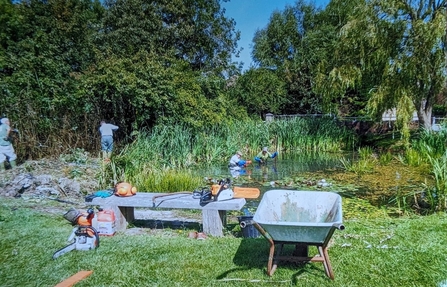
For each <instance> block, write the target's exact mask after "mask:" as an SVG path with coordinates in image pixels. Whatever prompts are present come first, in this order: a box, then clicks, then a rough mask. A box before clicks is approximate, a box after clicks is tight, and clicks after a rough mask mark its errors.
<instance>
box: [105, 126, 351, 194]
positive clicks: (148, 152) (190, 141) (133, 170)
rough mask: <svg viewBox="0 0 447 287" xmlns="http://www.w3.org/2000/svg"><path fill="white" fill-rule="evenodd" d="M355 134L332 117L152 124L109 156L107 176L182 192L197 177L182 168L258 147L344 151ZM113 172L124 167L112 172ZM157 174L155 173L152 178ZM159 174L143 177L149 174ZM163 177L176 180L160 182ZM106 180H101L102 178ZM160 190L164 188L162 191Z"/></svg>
mask: <svg viewBox="0 0 447 287" xmlns="http://www.w3.org/2000/svg"><path fill="white" fill-rule="evenodd" d="M353 143H355V135H354V134H353V133H352V132H350V131H349V130H347V129H346V128H344V127H342V126H339V125H338V124H337V122H336V121H334V120H333V119H332V118H313V119H309V118H296V119H293V120H287V121H273V122H261V121H254V120H249V121H238V122H232V123H231V124H227V125H222V126H214V127H211V128H207V129H202V130H197V129H192V128H188V127H186V126H182V125H176V126H157V127H155V128H153V129H152V130H151V131H143V132H140V133H139V134H138V136H137V138H136V139H135V140H134V141H133V142H132V143H131V144H129V145H127V146H125V147H124V149H123V150H122V151H121V152H120V153H119V154H118V155H117V156H116V157H115V158H114V160H113V162H114V164H115V165H116V166H115V168H114V170H110V172H109V174H111V175H113V177H115V178H122V180H127V181H131V182H134V183H137V182H138V183H139V184H140V185H141V187H142V188H144V189H146V190H160V191H168V190H167V188H170V191H182V190H185V188H190V185H188V184H187V185H185V184H183V183H184V182H185V181H189V182H190V184H191V185H192V184H195V183H197V182H198V179H197V178H196V177H195V175H194V174H193V173H188V172H186V170H188V169H191V168H194V167H197V166H204V165H207V164H211V163H213V164H218V163H224V162H226V161H227V160H228V159H229V158H230V157H231V155H232V154H234V153H235V152H236V151H238V150H240V151H242V152H243V153H244V154H245V155H246V158H249V156H252V155H255V154H257V153H258V152H259V150H260V149H261V148H262V147H263V146H267V147H269V149H270V150H271V151H279V152H301V151H305V152H340V151H342V150H346V149H350V148H351V147H352V144H353ZM115 171H124V174H118V175H117V174H116V173H115ZM156 174H158V175H157V176H155V175H156ZM152 175H153V176H154V177H161V178H159V179H155V178H154V179H149V178H150V177H151V176H152ZM163 177H166V178H170V181H173V182H176V184H167V183H165V184H163V185H162V188H161V189H160V186H159V185H157V184H156V182H163ZM103 182H107V180H103ZM163 189H166V190H163Z"/></svg>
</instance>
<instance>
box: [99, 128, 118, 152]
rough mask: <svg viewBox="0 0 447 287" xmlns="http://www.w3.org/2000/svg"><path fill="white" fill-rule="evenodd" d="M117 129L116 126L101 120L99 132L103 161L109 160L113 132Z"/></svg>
mask: <svg viewBox="0 0 447 287" xmlns="http://www.w3.org/2000/svg"><path fill="white" fill-rule="evenodd" d="M117 129H118V126H115V125H112V124H108V123H106V121H104V120H102V121H101V126H100V127H99V132H100V133H101V150H102V156H103V158H104V161H110V157H111V156H112V150H113V132H114V131H116V130H117Z"/></svg>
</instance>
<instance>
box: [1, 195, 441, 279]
mask: <svg viewBox="0 0 447 287" xmlns="http://www.w3.org/2000/svg"><path fill="white" fill-rule="evenodd" d="M344 203H345V202H344ZM68 208H69V206H64V205H62V204H59V203H54V202H45V201H42V202H38V203H36V202H30V201H25V200H23V199H3V198H2V202H1V204H0V230H1V231H2V236H0V246H1V250H2V256H0V265H1V266H2V268H1V269H0V285H1V286H54V285H56V284H57V283H59V282H60V281H62V280H63V279H65V278H68V277H70V276H71V275H73V274H75V273H77V272H78V271H80V270H93V274H92V275H91V276H90V277H88V278H86V279H85V280H83V281H81V282H80V283H78V284H77V285H76V286H79V287H82V286H254V285H256V286H344V287H345V286H441V284H447V274H446V273H445V270H446V268H447V255H446V254H445V252H444V250H445V246H446V244H447V237H446V236H445V230H446V228H447V216H446V215H445V214H444V213H438V214H433V215H430V216H423V217H422V216H411V217H401V218H397V219H394V218H389V217H386V216H384V217H382V218H377V217H376V218H374V219H366V218H363V217H362V216H361V215H358V216H357V217H351V218H350V219H347V220H345V222H344V223H345V226H346V229H345V230H344V231H336V232H335V233H334V236H333V237H332V241H331V243H330V248H329V256H330V258H331V262H332V267H333V269H334V273H335V277H336V278H335V281H331V280H329V279H328V278H327V277H326V276H325V274H324V270H323V265H322V264H320V263H310V264H306V265H304V266H296V265H293V264H286V265H280V266H279V268H278V269H277V271H276V273H275V274H274V276H273V277H269V276H267V275H266V274H265V270H266V264H267V259H268V244H267V241H266V240H265V239H263V238H259V239H247V238H235V237H233V236H231V235H227V236H225V237H223V238H208V239H207V240H203V241H201V240H193V239H189V238H187V236H186V234H187V232H188V230H169V229H167V230H163V231H162V232H158V233H155V232H154V233H152V232H146V233H143V234H140V235H126V234H123V233H119V234H117V235H115V236H113V237H101V246H100V247H99V248H98V249H97V250H94V251H72V252H70V253H67V254H65V255H63V256H61V257H59V258H58V259H56V260H53V259H52V258H51V256H52V254H53V252H55V251H56V250H57V249H59V248H61V247H63V246H64V245H65V244H66V239H67V236H68V235H69V233H70V231H71V226H70V225H69V223H68V222H67V221H66V220H65V219H63V218H62V214H63V212H56V211H55V210H66V209H68ZM344 208H348V206H346V207H345V206H344ZM310 251H311V254H312V253H315V254H316V250H314V249H310Z"/></svg>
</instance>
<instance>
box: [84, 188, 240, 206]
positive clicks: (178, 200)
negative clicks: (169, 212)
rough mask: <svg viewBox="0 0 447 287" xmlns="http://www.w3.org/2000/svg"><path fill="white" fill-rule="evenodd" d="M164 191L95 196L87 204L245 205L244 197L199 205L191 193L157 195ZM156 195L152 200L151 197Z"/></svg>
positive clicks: (198, 201)
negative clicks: (132, 194) (123, 195)
mask: <svg viewBox="0 0 447 287" xmlns="http://www.w3.org/2000/svg"><path fill="white" fill-rule="evenodd" d="M163 194H164V193H145V192H139V193H137V194H136V195H134V196H130V197H118V196H114V195H112V196H110V197H106V198H101V197H96V198H94V199H93V200H92V201H91V202H86V204H88V205H99V206H129V207H148V208H180V209H202V210H204V209H213V210H241V209H242V207H243V206H244V205H245V203H246V201H245V198H233V199H229V200H224V201H213V202H210V203H208V204H206V205H203V206H201V205H200V200H199V199H197V198H193V197H192V194H175V193H172V194H170V195H167V196H164V197H157V196H159V195H163ZM154 196H155V197H156V198H155V200H154V201H153V200H152V199H153V197H154Z"/></svg>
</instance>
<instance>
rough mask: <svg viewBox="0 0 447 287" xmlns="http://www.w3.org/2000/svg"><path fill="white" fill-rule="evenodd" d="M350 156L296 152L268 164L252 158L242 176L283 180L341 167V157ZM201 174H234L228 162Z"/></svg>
mask: <svg viewBox="0 0 447 287" xmlns="http://www.w3.org/2000/svg"><path fill="white" fill-rule="evenodd" d="M343 157H350V155H349V154H341V153H340V154H327V153H319V154H316V153H315V154H304V153H303V154H296V153H284V154H280V155H278V157H277V158H275V159H269V160H268V162H267V164H265V165H259V164H258V163H256V162H255V161H253V160H252V159H251V160H252V161H253V162H252V164H250V165H248V166H247V167H246V168H244V169H243V170H242V171H241V173H240V175H239V176H240V178H241V179H242V180H243V179H244V178H246V177H248V176H250V182H254V183H261V184H262V183H265V182H270V181H276V180H282V179H284V178H287V177H290V176H296V175H298V174H299V173H304V172H313V171H322V170H325V169H333V168H340V167H341V162H340V159H341V158H343ZM196 172H197V173H198V174H199V175H201V176H205V177H211V178H216V179H223V178H232V177H233V176H232V174H231V173H230V170H229V169H228V166H227V164H223V165H214V166H209V167H207V168H204V169H199V170H197V171H196Z"/></svg>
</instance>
